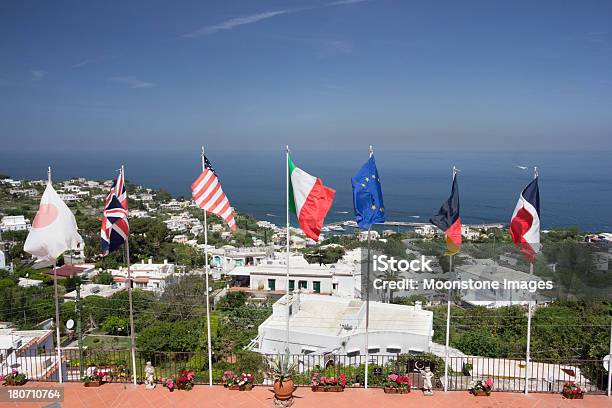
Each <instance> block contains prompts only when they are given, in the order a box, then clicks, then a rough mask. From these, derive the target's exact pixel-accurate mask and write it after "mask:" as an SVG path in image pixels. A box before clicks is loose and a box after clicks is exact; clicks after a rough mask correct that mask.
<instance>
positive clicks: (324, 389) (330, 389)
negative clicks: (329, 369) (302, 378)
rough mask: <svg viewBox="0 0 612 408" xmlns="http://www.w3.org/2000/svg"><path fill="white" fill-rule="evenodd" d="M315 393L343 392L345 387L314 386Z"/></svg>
mask: <svg viewBox="0 0 612 408" xmlns="http://www.w3.org/2000/svg"><path fill="white" fill-rule="evenodd" d="M311 389H312V391H313V392H343V391H344V387H343V386H341V385H330V386H328V387H325V386H321V385H314V386H312V387H311Z"/></svg>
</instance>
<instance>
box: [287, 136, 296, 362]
mask: <svg viewBox="0 0 612 408" xmlns="http://www.w3.org/2000/svg"><path fill="white" fill-rule="evenodd" d="M285 153H286V156H287V157H286V158H285V165H286V166H287V169H286V170H287V174H286V176H287V177H286V187H287V188H286V191H287V197H286V198H287V202H286V204H287V260H286V264H287V276H286V280H287V286H286V288H287V291H286V295H285V296H286V298H287V300H286V302H287V310H286V313H287V321H286V330H287V333H286V337H285V350H286V351H288V350H289V310H290V307H289V250H290V246H291V239H290V237H289V234H290V225H289V221H290V219H289V145H287V146H285ZM298 289H299V288H298Z"/></svg>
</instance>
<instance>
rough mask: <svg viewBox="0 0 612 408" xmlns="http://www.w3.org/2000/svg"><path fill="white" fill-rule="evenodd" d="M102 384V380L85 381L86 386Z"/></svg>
mask: <svg viewBox="0 0 612 408" xmlns="http://www.w3.org/2000/svg"><path fill="white" fill-rule="evenodd" d="M101 385H102V381H90V382H87V383H85V387H88V388H89V387H99V386H101Z"/></svg>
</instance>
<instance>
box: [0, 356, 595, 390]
mask: <svg viewBox="0 0 612 408" xmlns="http://www.w3.org/2000/svg"><path fill="white" fill-rule="evenodd" d="M266 357H267V358H274V357H276V356H273V355H268V356H264V355H261V354H257V353H254V352H241V353H238V354H236V355H232V356H227V357H225V358H223V359H218V360H217V361H215V362H214V364H213V370H212V377H213V382H214V383H215V384H221V383H222V377H223V375H224V373H225V372H227V371H232V372H233V373H237V374H240V373H243V372H244V373H251V374H253V375H255V378H256V382H257V383H259V384H269V383H270V379H269V378H268V377H267V375H266V372H267V368H268V364H267V362H266ZM369 357H370V361H369V364H368V372H369V375H368V385H369V386H371V387H382V386H384V384H385V382H386V380H387V376H388V375H389V374H392V373H395V374H408V375H409V376H411V377H412V384H413V387H415V388H420V387H421V386H422V377H421V374H420V370H422V369H424V367H425V366H430V368H431V369H432V371H433V372H434V374H435V377H434V379H435V381H434V387H435V388H438V389H442V388H443V386H444V382H445V381H444V359H443V358H436V360H435V361H433V360H432V359H431V358H430V359H428V360H419V358H418V356H416V357H414V356H411V357H410V358H408V359H407V358H406V357H405V356H404V357H402V356H400V355H370V356H369ZM289 358H290V363H291V365H292V366H293V367H294V369H295V373H296V374H295V375H294V376H293V380H294V382H295V383H296V385H299V386H308V385H310V382H311V380H312V376H313V374H314V373H315V372H317V373H319V374H320V375H322V376H326V377H332V376H333V377H341V376H344V378H345V379H346V384H347V387H363V386H364V383H365V365H366V364H365V363H366V356H365V355H332V354H328V355H314V354H294V355H290V357H289ZM62 361H63V365H62V366H63V377H64V380H65V381H81V380H82V375H87V374H91V372H92V371H93V370H94V369H97V370H99V371H103V372H106V373H108V379H109V381H111V382H126V383H127V382H131V381H132V380H131V378H132V359H131V352H130V350H93V349H90V350H84V353H83V358H82V362H83V367H82V368H81V359H80V357H79V351H78V350H77V349H62ZM147 361H150V362H151V364H152V365H153V366H154V367H155V377H156V380H157V381H159V382H161V381H162V379H164V378H171V377H172V376H176V375H177V374H178V373H179V371H180V370H183V369H186V370H189V371H193V372H194V373H195V383H196V384H207V383H208V378H209V372H208V354H207V353H206V352H185V353H172V352H154V353H144V352H137V354H136V377H137V380H138V381H139V382H141V381H142V380H143V379H144V369H145V366H146V363H147ZM448 367H449V369H448V390H451V391H454V390H467V389H469V388H470V384H471V383H472V381H475V380H479V379H486V378H491V379H492V380H493V382H494V386H493V389H494V391H505V392H523V391H524V390H525V373H526V370H529V376H528V377H529V381H528V385H529V391H530V392H550V393H560V392H561V391H562V389H563V385H564V383H565V382H566V381H574V382H575V383H576V384H579V385H580V386H581V387H583V388H585V389H586V390H587V392H589V393H595V394H597V393H605V392H606V390H607V371H606V370H605V369H604V367H603V363H602V361H601V360H575V361H564V362H562V363H559V362H555V361H543V360H539V361H537V362H531V363H530V364H529V366H527V365H526V364H525V362H524V361H521V360H516V359H502V358H486V357H449V360H448ZM13 369H15V370H17V371H19V372H24V373H26V375H27V376H28V379H29V381H57V380H58V367H57V354H56V351H55V350H37V351H36V352H30V353H19V351H15V350H0V373H1V374H4V375H6V374H8V373H10V372H11V371H12V370H13Z"/></svg>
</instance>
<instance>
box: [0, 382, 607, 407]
mask: <svg viewBox="0 0 612 408" xmlns="http://www.w3.org/2000/svg"><path fill="white" fill-rule="evenodd" d="M58 386H59V385H58V384H56V383H28V384H26V385H25V386H24V387H21V388H34V387H58ZM64 393H65V398H64V402H63V403H61V405H50V404H51V403H49V402H45V403H25V402H20V403H6V402H5V403H0V407H15V408H28V407H53V408H55V407H59V406H61V407H65V408H73V407H75V408H76V407H79V408H80V407H87V408H90V407H91V408H97V407H100V408H102V407H104V408H115V407H129V408H145V407H147V408H148V407H154V408H163V407H207V408H208V407H210V408H217V407H231V408H234V407H257V408H258V407H266V408H272V407H273V406H274V405H273V401H272V400H273V395H272V392H270V391H269V388H268V387H266V386H259V387H255V388H254V389H253V390H252V391H244V392H240V391H229V390H227V389H225V388H223V387H221V386H215V387H213V388H209V387H208V386H205V385H198V386H196V387H195V388H194V389H193V390H191V391H178V390H176V391H174V392H172V393H171V392H169V391H168V390H167V389H166V388H163V387H161V386H159V385H158V386H157V388H156V389H155V390H145V388H144V386H143V385H139V386H137V387H134V386H133V385H131V384H130V385H125V384H105V385H103V386H102V387H99V388H85V387H84V386H83V384H81V383H68V384H64ZM295 396H296V399H295V403H294V404H293V407H296V408H306V407H315V408H327V407H333V408H371V407H381V408H395V407H398V408H399V407H402V408H405V407H427V408H438V407H461V408H469V407H478V408H489V407H491V408H513V407H530V408H558V407H561V408H572V407H580V408H600V407H601V408H603V407H606V408H610V407H612V398H610V397H607V396H605V395H585V398H584V399H583V400H566V399H563V398H562V397H561V395H557V394H529V395H527V396H525V395H523V394H519V393H501V392H498V393H495V392H494V393H493V394H492V395H491V396H490V397H474V396H472V395H470V394H468V393H467V392H463V391H452V392H449V393H447V394H445V393H444V392H436V393H435V395H434V396H432V397H425V396H423V395H422V393H421V392H420V391H414V390H413V392H411V393H410V394H407V395H397V394H396V395H388V394H384V393H383V391H382V389H369V390H365V389H361V388H360V389H346V390H345V391H344V392H342V393H323V392H317V393H315V392H312V391H311V390H310V388H306V387H300V388H298V390H297V391H296V393H295Z"/></svg>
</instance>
